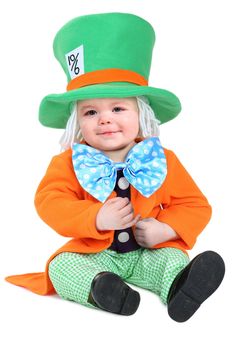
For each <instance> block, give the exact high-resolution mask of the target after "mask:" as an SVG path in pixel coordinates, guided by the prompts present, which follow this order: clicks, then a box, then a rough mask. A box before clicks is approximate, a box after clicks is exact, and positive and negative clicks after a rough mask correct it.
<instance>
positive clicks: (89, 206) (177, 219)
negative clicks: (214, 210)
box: [6, 149, 211, 295]
mask: <svg viewBox="0 0 236 337" xmlns="http://www.w3.org/2000/svg"><path fill="white" fill-rule="evenodd" d="M165 155H166V159H167V172H168V173H167V176H166V179H165V181H164V183H163V184H162V186H161V187H160V189H159V190H157V191H156V192H155V193H154V194H153V195H151V196H150V197H149V198H145V197H144V196H142V195H141V194H140V193H139V192H138V191H137V190H135V189H134V188H133V187H132V186H131V203H132V205H133V208H134V213H135V215H136V214H140V215H141V217H142V218H148V217H154V218H156V219H158V220H159V221H161V222H165V223H167V224H168V225H170V226H171V227H172V228H173V229H174V230H175V231H176V232H177V233H178V235H179V237H180V239H178V240H175V241H168V242H164V243H161V244H158V245H156V246H154V247H153V248H162V247H175V248H179V249H181V250H183V251H185V250H187V249H191V248H192V247H193V245H194V243H195V241H196V238H197V236H198V235H199V234H200V232H201V231H202V230H203V229H204V227H205V226H206V225H207V223H208V221H209V219H210V217H211V207H210V205H209V204H208V202H207V199H206V198H205V197H204V195H203V194H202V192H201V191H200V190H199V188H198V187H197V186H196V184H195V182H194V181H193V179H192V178H191V177H190V175H189V174H188V172H187V171H186V170H185V168H184V167H183V166H182V164H181V163H180V162H179V160H178V159H177V157H176V156H175V154H174V153H173V152H172V151H169V150H166V149H165ZM115 195H116V194H115V192H113V193H112V194H111V196H110V198H113V197H114V196H115ZM102 205H103V204H102V203H101V202H99V201H97V200H96V199H95V198H94V197H92V196H91V195H90V194H88V193H87V192H86V191H85V190H83V189H82V187H81V186H80V184H79V182H78V180H77V178H76V176H75V173H74V170H73V165H72V151H71V150H67V151H65V152H63V153H61V154H59V155H57V156H55V157H53V159H52V161H51V163H50V165H49V167H48V170H47V172H46V175H45V176H44V178H43V179H42V181H41V183H40V185H39V187H38V189H37V192H36V197H35V206H36V209H37V212H38V214H39V216H40V217H41V218H42V219H43V221H44V222H46V223H47V224H48V225H49V226H50V227H52V228H53V229H54V230H55V231H56V232H57V233H58V234H60V235H63V236H65V237H70V238H72V239H71V240H70V241H69V242H67V243H66V244H65V245H64V246H63V247H61V248H60V249H59V250H57V251H56V252H55V253H54V254H53V255H52V256H51V257H50V259H49V260H48V262H47V265H46V271H45V272H44V273H33V274H25V275H15V276H10V277H7V278H6V280H7V281H9V282H11V283H13V284H15V285H19V286H22V287H25V288H27V289H29V290H31V291H33V292H35V293H37V294H40V295H46V294H50V293H53V292H55V290H54V288H53V285H52V283H51V281H50V279H49V277H48V264H49V262H50V261H51V260H52V259H53V258H54V257H55V256H56V255H57V254H59V253H61V252H78V253H94V252H100V251H102V250H104V249H107V248H108V247H109V246H110V245H111V243H112V241H113V236H114V231H112V230H111V231H105V232H98V231H97V229H96V225H95V223H96V215H97V213H98V211H99V209H100V208H101V207H102Z"/></svg>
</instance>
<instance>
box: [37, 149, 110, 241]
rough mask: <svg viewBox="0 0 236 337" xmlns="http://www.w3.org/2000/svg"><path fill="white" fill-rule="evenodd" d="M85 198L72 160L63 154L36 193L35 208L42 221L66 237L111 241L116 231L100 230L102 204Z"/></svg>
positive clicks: (50, 169) (52, 162) (55, 160)
mask: <svg viewBox="0 0 236 337" xmlns="http://www.w3.org/2000/svg"><path fill="white" fill-rule="evenodd" d="M85 195H86V192H85V191H84V190H83V189H82V188H81V186H80V185H79V182H78V180H77V178H76V176H75V174H74V170H73V166H72V161H71V156H69V155H67V156H66V155H65V154H64V153H62V154H61V155H58V156H55V157H53V159H52V161H51V163H50V165H49V167H48V169H47V171H46V174H45V176H44V178H43V179H42V181H41V183H40V185H39V187H38V189H37V191H36V195H35V207H36V210H37V212H38V214H39V216H40V217H41V219H42V220H43V221H44V222H45V223H46V224H48V225H49V226H50V227H51V228H52V229H54V230H55V231H56V232H57V233H59V234H60V235H62V236H65V237H72V238H76V239H81V238H92V239H97V240H105V239H109V238H111V237H112V231H104V232H98V231H97V229H96V215H97V213H98V211H99V209H100V208H101V207H102V203H101V202H97V201H96V200H95V199H93V198H90V199H91V200H89V198H85ZM85 199H88V200H85Z"/></svg>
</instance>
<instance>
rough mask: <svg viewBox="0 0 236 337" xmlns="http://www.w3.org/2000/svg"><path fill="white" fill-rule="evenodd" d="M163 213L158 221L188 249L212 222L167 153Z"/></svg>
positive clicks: (205, 203)
mask: <svg viewBox="0 0 236 337" xmlns="http://www.w3.org/2000/svg"><path fill="white" fill-rule="evenodd" d="M166 155H167V172H168V174H167V177H166V181H165V182H164V184H165V189H164V203H163V204H162V206H163V209H162V210H161V211H160V213H159V214H158V217H157V218H158V220H159V221H161V222H165V223H167V224H168V225H169V226H171V227H172V228H173V229H174V230H175V231H176V232H177V234H178V235H179V236H180V238H181V240H182V241H183V242H184V245H185V247H186V249H191V248H192V247H193V245H194V243H195V241H196V239H197V236H198V235H199V234H200V233H201V231H202V230H203V229H204V227H205V226H206V225H207V223H208V222H209V220H210V218H211V206H210V205H209V203H208V201H207V199H206V198H205V196H204V195H203V194H202V192H201V191H200V189H199V188H198V186H197V185H196V184H195V182H194V181H193V179H192V178H191V176H190V175H189V173H188V172H187V171H186V169H185V168H184V167H183V165H182V164H181V163H180V161H179V160H178V158H177V157H176V155H175V154H174V153H173V152H172V151H167V153H166Z"/></svg>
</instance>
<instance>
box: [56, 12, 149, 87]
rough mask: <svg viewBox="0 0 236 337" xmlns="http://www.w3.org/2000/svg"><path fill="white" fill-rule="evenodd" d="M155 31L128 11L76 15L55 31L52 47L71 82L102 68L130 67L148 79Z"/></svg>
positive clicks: (128, 68) (129, 68)
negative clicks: (127, 12)
mask: <svg viewBox="0 0 236 337" xmlns="http://www.w3.org/2000/svg"><path fill="white" fill-rule="evenodd" d="M154 43H155V32H154V30H153V28H152V26H151V25H150V24H149V23H148V22H147V21H145V20H144V19H142V18H140V17H138V16H136V15H133V14H126V13H104V14H92V15H85V16H80V17H77V18H75V19H73V20H71V21H69V22H68V23H67V24H65V25H64V26H63V27H62V28H61V29H60V30H59V31H58V33H57V34H56V36H55V39H54V43H53V49H54V55H55V57H56V58H57V60H58V61H59V62H60V64H61V66H62V68H63V70H64V72H65V74H66V76H67V80H68V82H69V81H71V80H72V79H73V78H75V77H78V76H80V75H82V74H84V73H88V72H93V71H96V70H103V69H112V68H117V69H124V70H131V71H133V72H136V73H138V74H140V75H142V76H143V77H144V78H146V79H148V77H149V73H150V67H151V59H152V50H153V46H154Z"/></svg>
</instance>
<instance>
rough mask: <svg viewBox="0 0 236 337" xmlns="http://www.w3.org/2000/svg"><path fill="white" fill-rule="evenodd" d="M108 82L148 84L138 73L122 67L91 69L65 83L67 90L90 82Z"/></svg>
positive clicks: (90, 83)
mask: <svg viewBox="0 0 236 337" xmlns="http://www.w3.org/2000/svg"><path fill="white" fill-rule="evenodd" d="M109 82H131V83H134V84H138V85H144V86H146V85H148V81H147V80H146V79H145V78H144V77H143V76H142V75H140V74H138V73H136V72H134V71H131V70H124V69H115V68H114V69H104V70H96V71H91V72H89V73H86V74H83V75H80V76H78V77H76V78H74V79H73V80H71V81H70V82H69V83H68V85H67V91H70V90H75V89H78V88H81V87H85V86H87V85H92V84H102V83H109Z"/></svg>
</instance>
